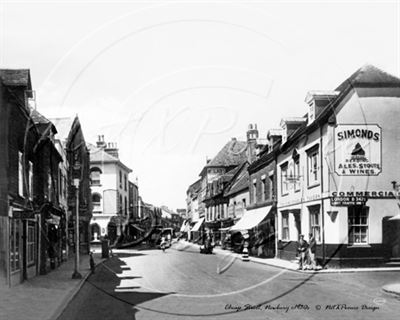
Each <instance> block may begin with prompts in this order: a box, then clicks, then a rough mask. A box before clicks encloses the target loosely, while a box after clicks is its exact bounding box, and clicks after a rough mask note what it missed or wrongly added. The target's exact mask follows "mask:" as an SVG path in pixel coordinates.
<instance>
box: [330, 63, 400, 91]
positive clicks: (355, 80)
mask: <svg viewBox="0 0 400 320" xmlns="http://www.w3.org/2000/svg"><path fill="white" fill-rule="evenodd" d="M349 85H350V86H355V87H387V86H389V87H391V86H399V85H400V79H399V78H396V77H395V76H392V75H391V74H389V73H387V72H385V71H383V70H381V69H379V68H377V67H375V66H373V65H370V64H365V65H363V66H362V67H361V68H360V69H358V70H357V71H356V72H354V73H353V74H352V75H351V76H350V77H349V78H347V79H346V80H345V81H343V83H341V84H340V85H339V86H338V87H337V88H336V91H343V90H344V89H345V88H346V87H347V86H349Z"/></svg>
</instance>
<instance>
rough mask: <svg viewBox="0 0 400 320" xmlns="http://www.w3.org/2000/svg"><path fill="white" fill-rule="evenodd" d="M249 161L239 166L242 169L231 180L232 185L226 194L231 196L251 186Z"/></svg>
mask: <svg viewBox="0 0 400 320" xmlns="http://www.w3.org/2000/svg"><path fill="white" fill-rule="evenodd" d="M248 166H249V165H248V163H247V162H246V163H245V164H244V165H241V166H238V167H239V169H240V172H239V174H237V175H236V177H235V178H234V180H233V181H232V182H231V185H230V187H229V188H228V189H227V190H226V192H225V194H224V195H225V196H229V195H232V194H235V193H238V192H240V191H243V190H246V189H248V188H249V172H248V171H247V168H248Z"/></svg>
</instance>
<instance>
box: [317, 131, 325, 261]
mask: <svg viewBox="0 0 400 320" xmlns="http://www.w3.org/2000/svg"><path fill="white" fill-rule="evenodd" d="M319 141H320V145H321V156H320V167H321V216H322V219H321V223H322V265H323V266H325V260H326V252H325V209H324V197H323V194H324V172H323V171H324V170H323V161H322V158H323V154H324V153H323V149H322V142H323V141H322V126H321V124H319Z"/></svg>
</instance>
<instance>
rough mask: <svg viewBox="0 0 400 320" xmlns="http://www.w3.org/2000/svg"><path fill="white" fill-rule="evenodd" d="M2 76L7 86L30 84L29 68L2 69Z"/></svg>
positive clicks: (0, 74)
mask: <svg viewBox="0 0 400 320" xmlns="http://www.w3.org/2000/svg"><path fill="white" fill-rule="evenodd" d="M0 78H1V81H2V82H3V84H4V85H6V86H30V85H31V78H30V73H29V69H0Z"/></svg>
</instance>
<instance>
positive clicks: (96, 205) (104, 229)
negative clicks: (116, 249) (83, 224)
mask: <svg viewBox="0 0 400 320" xmlns="http://www.w3.org/2000/svg"><path fill="white" fill-rule="evenodd" d="M98 139H99V140H98V141H97V145H96V146H94V145H90V177H91V188H92V204H93V218H92V220H91V233H92V241H98V240H99V239H100V237H103V236H105V235H107V236H108V237H109V238H110V239H111V241H112V242H114V241H115V240H117V239H118V238H119V237H120V236H121V235H126V234H127V233H128V223H129V200H128V199H129V173H130V172H132V170H131V169H130V168H128V167H127V166H126V165H125V164H123V163H122V162H121V161H120V160H119V154H118V148H117V145H116V143H106V142H105V141H104V136H99V137H98Z"/></svg>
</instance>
